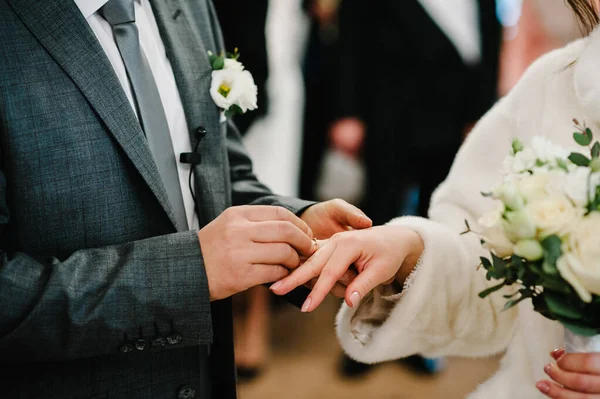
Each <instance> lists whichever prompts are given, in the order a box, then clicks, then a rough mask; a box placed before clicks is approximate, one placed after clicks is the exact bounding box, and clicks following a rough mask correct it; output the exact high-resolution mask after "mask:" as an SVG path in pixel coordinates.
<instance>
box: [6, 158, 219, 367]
mask: <svg viewBox="0 0 600 399" xmlns="http://www.w3.org/2000/svg"><path fill="white" fill-rule="evenodd" d="M0 158H1V152H0ZM1 161H2V160H1V159H0V164H1ZM10 223H11V219H10V209H9V206H8V203H7V181H6V174H5V173H4V171H2V170H1V169H0V358H2V359H9V360H11V361H14V362H19V359H36V360H39V361H44V360H53V361H64V360H70V359H77V358H85V357H92V356H98V355H105V354H117V353H119V352H120V351H122V350H123V349H124V348H125V347H128V348H130V349H131V348H134V344H135V343H136V341H137V340H138V339H139V338H140V336H143V337H144V338H145V339H146V344H149V343H150V342H149V341H150V340H151V339H152V338H155V337H157V336H161V337H163V339H165V340H167V339H166V338H175V339H176V338H177V335H179V336H180V337H181V342H179V343H176V344H173V345H170V344H167V345H166V348H180V347H182V346H197V345H200V344H209V343H210V342H211V341H212V325H211V313H210V302H209V292H208V284H207V279H206V274H205V271H204V266H203V261H202V254H201V251H200V245H199V242H198V238H197V233H196V232H193V231H191V232H183V233H175V234H170V235H165V236H159V237H153V238H148V239H145V240H140V241H134V242H128V243H125V244H122V245H115V246H109V247H104V248H97V249H86V250H80V251H76V252H74V253H72V254H71V255H70V256H69V257H67V258H66V259H58V258H55V257H43V258H42V257H36V256H33V255H31V254H28V253H24V252H20V251H19V250H18V249H12V248H10V244H8V242H10V240H9V239H8V237H7V234H8V228H7V227H8V226H9V224H10ZM11 230H13V229H11ZM140 343H141V342H138V345H139V344H140ZM124 345H126V346H124ZM145 350H153V349H150V348H147V349H145ZM136 351H137V349H133V353H128V354H127V355H125V354H124V355H123V356H135V352H136Z"/></svg>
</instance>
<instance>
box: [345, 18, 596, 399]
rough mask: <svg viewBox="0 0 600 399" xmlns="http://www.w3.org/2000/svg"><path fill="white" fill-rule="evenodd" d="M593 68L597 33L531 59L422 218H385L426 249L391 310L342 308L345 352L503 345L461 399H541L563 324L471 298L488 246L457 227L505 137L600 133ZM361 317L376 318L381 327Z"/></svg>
mask: <svg viewBox="0 0 600 399" xmlns="http://www.w3.org/2000/svg"><path fill="white" fill-rule="evenodd" d="M599 71H600V31H599V30H596V31H595V32H593V33H592V34H591V35H590V36H589V37H588V38H585V39H581V40H578V41H576V42H574V43H572V44H571V45H569V46H567V47H565V48H563V49H560V50H557V51H554V52H552V53H550V54H547V55H545V56H544V57H542V58H541V59H539V60H538V61H536V62H535V63H534V65H532V66H531V68H530V69H529V70H528V71H527V73H526V74H525V76H524V77H523V78H522V79H521V81H520V83H519V84H518V85H517V86H516V87H515V88H514V90H513V91H512V92H511V93H510V94H509V95H508V96H506V97H505V98H503V99H502V100H500V101H499V102H498V103H497V104H496V105H495V106H494V108H493V109H492V110H491V111H490V112H489V113H488V114H487V115H486V116H484V117H483V118H482V120H481V121H480V122H479V123H478V124H477V126H476V127H475V129H474V130H473V132H472V133H471V134H470V135H469V137H468V139H467V140H466V141H465V143H464V145H463V146H462V148H461V149H460V151H459V153H458V155H457V157H456V160H455V162H454V165H453V167H452V170H451V171H450V174H449V176H448V178H447V179H446V181H445V182H444V183H443V184H442V185H441V186H440V187H439V189H438V190H437V191H436V193H435V194H434V196H433V199H432V203H431V208H430V212H429V214H430V220H426V219H421V218H414V217H404V218H399V219H396V220H393V221H392V222H391V223H394V224H400V225H405V226H409V227H411V228H413V229H414V230H416V231H417V232H418V233H419V234H420V235H421V236H422V238H423V241H424V243H425V251H424V253H423V256H422V258H421V261H420V264H419V267H418V268H417V270H416V271H415V273H414V274H413V275H412V276H411V278H410V279H409V284H408V287H407V288H406V289H405V290H404V291H403V293H402V294H400V295H401V297H400V298H399V299H398V298H396V299H395V301H397V303H394V304H393V307H391V311H390V310H386V309H388V308H390V307H389V306H388V307H387V308H384V307H383V306H384V305H381V308H380V309H375V310H376V311H375V312H374V311H373V310H374V309H373V303H382V301H375V302H373V301H367V300H364V301H363V302H362V303H363V304H365V306H362V307H361V306H360V305H359V307H358V308H357V309H352V308H349V307H348V306H346V305H343V306H342V308H341V309H340V311H339V314H338V316H337V334H338V337H339V340H340V342H341V344H342V346H343V348H344V350H345V351H346V352H347V353H348V354H349V355H350V356H351V357H353V358H355V359H357V360H359V361H363V362H367V363H374V362H380V361H386V360H391V359H397V358H401V357H405V356H408V355H412V354H416V353H420V354H423V355H426V356H448V355H453V356H471V357H480V356H489V355H492V354H496V353H500V352H502V351H504V350H506V354H505V356H504V358H503V360H502V362H501V367H500V370H499V371H498V373H497V374H496V375H495V376H494V377H492V378H491V379H490V380H489V381H487V382H485V383H484V384H482V385H481V386H479V387H478V389H477V390H476V391H475V392H473V393H472V394H471V396H469V399H482V398H485V399H521V398H523V399H528V398H543V397H544V396H542V395H541V394H540V393H538V391H537V390H536V388H535V382H536V381H537V380H540V379H543V378H545V374H544V372H543V367H544V365H545V364H547V363H549V362H550V361H551V358H550V356H549V352H550V351H552V350H553V349H556V348H559V347H562V345H563V334H564V329H563V327H562V326H561V325H560V324H558V323H556V322H552V321H550V320H547V319H545V318H544V317H542V316H540V315H538V314H537V313H535V312H534V311H533V307H532V304H531V302H530V301H525V302H522V303H521V304H520V305H518V306H517V307H516V308H513V309H511V310H509V311H504V312H502V311H501V310H502V307H503V304H504V299H503V298H502V295H498V293H496V294H494V295H491V296H489V297H488V298H486V299H485V300H483V299H480V298H479V297H478V296H477V294H478V293H479V292H480V291H482V290H483V289H484V288H486V287H487V286H488V284H491V283H490V282H487V281H486V280H485V272H481V271H476V266H477V265H478V264H479V256H481V255H486V252H485V251H484V250H483V249H482V248H481V245H480V243H479V240H478V238H477V237H476V236H475V235H470V234H467V235H463V236H461V235H459V233H460V232H461V231H463V230H464V226H465V223H464V221H465V219H467V220H469V222H470V225H471V227H472V228H473V229H474V230H477V227H476V226H477V224H476V221H477V219H478V218H479V216H480V215H482V214H483V213H484V212H487V211H489V210H490V208H491V207H492V206H493V203H492V202H491V201H490V200H489V199H486V198H484V197H482V196H481V194H480V193H481V192H482V191H488V190H489V189H490V188H491V187H492V186H493V185H494V184H495V183H496V182H498V181H499V180H500V170H501V167H502V160H503V158H504V157H505V156H506V155H507V154H508V152H509V150H510V148H511V140H512V138H514V137H519V138H520V139H521V140H522V141H523V142H524V143H529V141H530V139H531V137H533V136H536V135H543V136H546V137H548V138H549V139H550V140H552V141H553V142H555V143H557V144H561V145H564V146H567V147H572V146H573V141H572V140H573V139H572V132H573V123H572V120H573V118H577V119H578V120H579V121H580V122H583V121H585V122H586V123H587V125H588V126H590V127H591V128H592V130H593V131H594V132H596V134H597V135H600V74H599ZM400 173H401V171H400ZM375 295H378V294H377V293H375ZM365 299H366V298H365ZM369 302H370V307H369V306H367V305H368V304H369ZM365 313H370V314H369V316H373V315H375V318H377V317H381V318H382V320H381V321H382V322H383V324H381V323H377V322H376V323H373V322H372V319H373V317H365V316H366V314H365ZM378 315H383V316H378ZM379 324H381V325H379ZM378 325H379V326H378ZM399 389H401V387H399Z"/></svg>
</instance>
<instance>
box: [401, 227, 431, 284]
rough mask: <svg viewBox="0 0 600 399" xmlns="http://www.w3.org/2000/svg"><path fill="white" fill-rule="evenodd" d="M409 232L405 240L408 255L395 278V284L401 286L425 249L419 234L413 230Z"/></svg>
mask: <svg viewBox="0 0 600 399" xmlns="http://www.w3.org/2000/svg"><path fill="white" fill-rule="evenodd" d="M409 232H410V233H409V234H408V237H407V239H406V242H407V243H408V246H409V247H408V248H409V251H408V255H407V256H406V258H404V261H403V262H402V265H401V266H400V269H398V272H397V273H396V278H395V280H396V282H397V283H398V284H400V285H401V286H404V282H405V281H406V279H407V278H408V276H410V274H411V273H412V272H413V270H414V269H415V267H416V266H417V263H418V262H419V259H421V255H423V250H424V249H425V243H424V242H423V239H422V238H421V236H420V235H419V233H417V232H416V231H414V230H409Z"/></svg>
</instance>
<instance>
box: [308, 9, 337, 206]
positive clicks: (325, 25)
mask: <svg viewBox="0 0 600 399" xmlns="http://www.w3.org/2000/svg"><path fill="white" fill-rule="evenodd" d="M339 3H340V0H304V1H303V9H304V11H305V13H306V15H307V16H308V18H309V32H308V39H307V43H306V52H305V55H304V63H303V76H304V87H305V97H304V98H305V101H304V124H303V129H302V131H303V133H302V137H303V141H302V160H301V165H302V168H301V172H300V196H302V197H303V198H314V199H316V198H317V197H318V195H317V192H316V188H317V180H318V178H319V173H320V172H321V167H322V161H323V157H324V155H325V151H326V149H327V147H328V141H329V139H328V130H329V126H330V125H331V123H332V122H333V109H332V107H331V104H332V103H333V101H334V95H333V93H334V89H335V87H336V84H335V77H336V75H337V68H338V67H339V64H338V62H337V58H336V45H337V9H338V6H339Z"/></svg>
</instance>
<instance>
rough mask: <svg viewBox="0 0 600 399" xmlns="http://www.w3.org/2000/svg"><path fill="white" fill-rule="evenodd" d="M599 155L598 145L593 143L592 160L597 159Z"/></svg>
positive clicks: (599, 144)
mask: <svg viewBox="0 0 600 399" xmlns="http://www.w3.org/2000/svg"><path fill="white" fill-rule="evenodd" d="M599 155H600V143H599V142H597V141H596V142H595V143H594V145H593V146H592V158H598V156H599Z"/></svg>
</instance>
